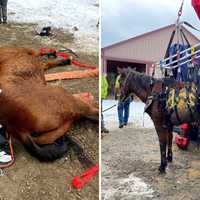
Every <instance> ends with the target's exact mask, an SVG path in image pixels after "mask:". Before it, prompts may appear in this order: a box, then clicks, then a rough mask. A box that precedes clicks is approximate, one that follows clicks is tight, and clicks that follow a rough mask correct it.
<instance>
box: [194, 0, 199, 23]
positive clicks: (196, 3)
mask: <svg viewBox="0 0 200 200" xmlns="http://www.w3.org/2000/svg"><path fill="white" fill-rule="evenodd" d="M192 7H193V8H194V10H195V12H196V14H197V16H198V18H199V19H200V0H192Z"/></svg>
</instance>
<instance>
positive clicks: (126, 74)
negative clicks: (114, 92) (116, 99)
mask: <svg viewBox="0 0 200 200" xmlns="http://www.w3.org/2000/svg"><path fill="white" fill-rule="evenodd" d="M132 71H133V70H132V69H130V68H119V69H118V73H119V75H120V79H119V84H120V100H121V101H125V100H126V99H127V98H128V97H129V95H130V94H131V87H130V76H131V75H132Z"/></svg>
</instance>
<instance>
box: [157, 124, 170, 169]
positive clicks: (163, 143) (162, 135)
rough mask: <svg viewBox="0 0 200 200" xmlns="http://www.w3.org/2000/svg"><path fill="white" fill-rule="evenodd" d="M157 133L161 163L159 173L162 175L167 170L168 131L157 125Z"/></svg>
mask: <svg viewBox="0 0 200 200" xmlns="http://www.w3.org/2000/svg"><path fill="white" fill-rule="evenodd" d="M155 128H156V131H157V134H158V139H159V145H160V156H161V162H160V167H159V171H160V173H165V169H166V167H167V157H166V148H167V140H168V131H167V130H166V129H165V128H162V125H160V126H159V125H157V126H156V127H155Z"/></svg>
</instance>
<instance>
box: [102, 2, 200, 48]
mask: <svg viewBox="0 0 200 200" xmlns="http://www.w3.org/2000/svg"><path fill="white" fill-rule="evenodd" d="M101 2H102V3H101V7H102V10H101V14H102V39H101V40H102V47H105V46H108V45H110V44H113V43H116V42H119V41H121V40H125V39H128V38H131V37H134V36H136V35H140V34H142V33H145V32H148V31H152V30H155V29H157V28H160V27H163V26H167V25H169V24H172V23H174V22H175V21H176V19H177V13H178V10H179V8H180V5H181V3H182V0H102V1H101ZM181 21H187V22H189V23H191V24H192V25H194V26H196V27H197V28H199V29H200V20H199V19H198V17H197V15H196V13H195V11H194V9H193V7H192V5H191V0H185V1H184V6H183V13H182V16H181ZM188 30H190V31H191V29H188ZM192 32H193V33H195V35H197V36H198V35H199V38H200V33H199V32H196V31H195V32H194V31H192Z"/></svg>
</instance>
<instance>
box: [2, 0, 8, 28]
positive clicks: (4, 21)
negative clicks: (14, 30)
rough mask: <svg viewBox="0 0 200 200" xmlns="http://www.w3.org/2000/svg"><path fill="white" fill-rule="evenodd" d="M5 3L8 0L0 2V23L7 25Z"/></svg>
mask: <svg viewBox="0 0 200 200" xmlns="http://www.w3.org/2000/svg"><path fill="white" fill-rule="evenodd" d="M7 3H8V0H0V23H2V22H3V23H4V24H6V23H7Z"/></svg>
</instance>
